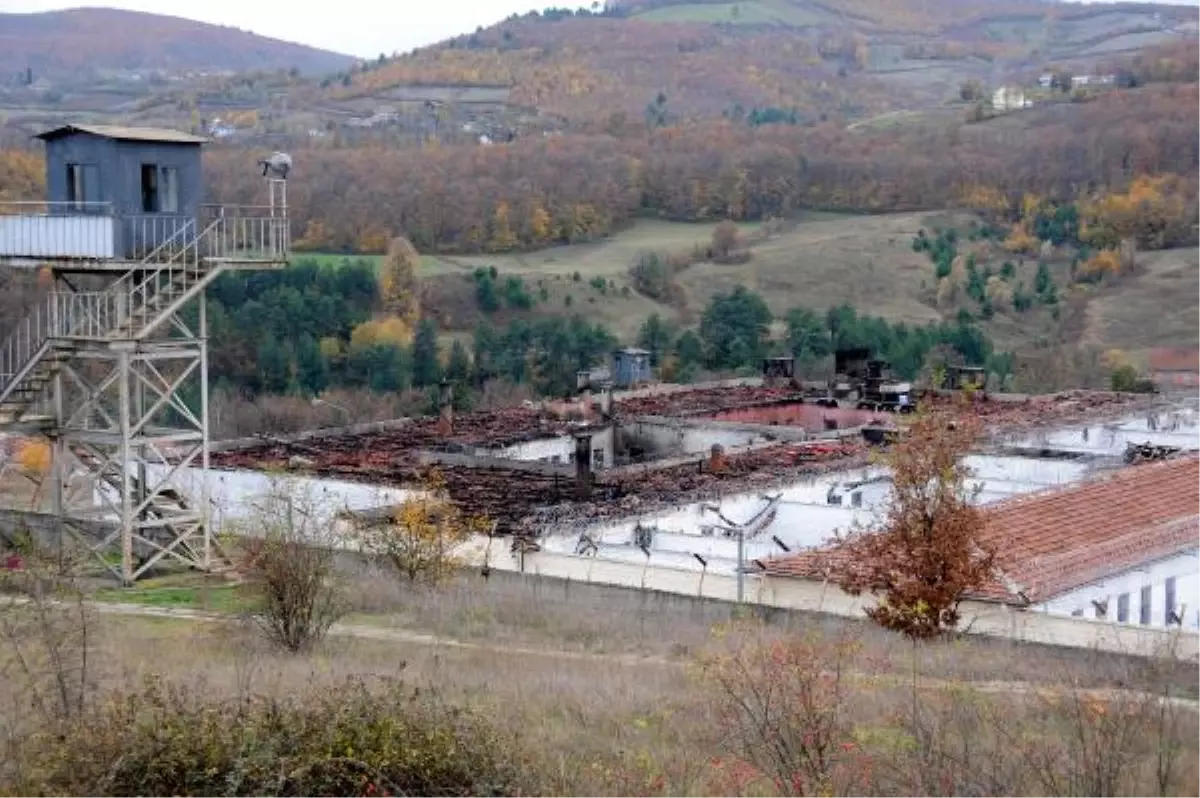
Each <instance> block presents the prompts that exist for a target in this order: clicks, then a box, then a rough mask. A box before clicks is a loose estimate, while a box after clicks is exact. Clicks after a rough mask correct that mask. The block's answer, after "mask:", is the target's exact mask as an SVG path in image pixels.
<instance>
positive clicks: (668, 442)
mask: <svg viewBox="0 0 1200 798" xmlns="http://www.w3.org/2000/svg"><path fill="white" fill-rule="evenodd" d="M623 434H625V435H626V436H628V437H629V438H631V439H633V440H634V441H636V442H639V443H641V445H643V446H645V447H647V448H650V449H651V450H652V451H653V453H654V454H655V455H656V456H658V457H670V456H677V455H684V454H708V453H709V452H711V451H712V447H713V444H719V445H720V446H723V447H724V448H725V450H726V451H732V450H734V449H738V448H744V447H746V446H749V445H751V444H755V443H761V442H763V441H765V440H766V436H764V435H759V434H756V433H753V432H743V431H739V430H731V429H716V428H706V427H694V426H691V425H686V424H679V425H674V424H656V423H651V422H636V423H634V424H631V425H629V426H628V427H626V428H625V430H624V431H623Z"/></svg>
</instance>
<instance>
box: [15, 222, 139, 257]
mask: <svg viewBox="0 0 1200 798" xmlns="http://www.w3.org/2000/svg"><path fill="white" fill-rule="evenodd" d="M115 252H116V224H115V222H114V220H113V219H112V218H111V217H109V216H0V257H5V256H7V257H15V258H20V257H26V258H112V257H113V256H114V254H115Z"/></svg>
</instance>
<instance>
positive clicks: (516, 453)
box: [475, 429, 614, 470]
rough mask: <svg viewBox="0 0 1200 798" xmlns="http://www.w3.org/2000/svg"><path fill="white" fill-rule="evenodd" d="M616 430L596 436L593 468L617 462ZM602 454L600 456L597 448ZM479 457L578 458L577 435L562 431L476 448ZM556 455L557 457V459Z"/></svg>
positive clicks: (593, 441) (537, 459)
mask: <svg viewBox="0 0 1200 798" xmlns="http://www.w3.org/2000/svg"><path fill="white" fill-rule="evenodd" d="M613 438H614V436H613V430H612V429H607V430H602V431H600V432H597V433H596V434H594V435H593V436H592V468H593V469H597V470H600V469H602V468H610V467H611V466H612V464H613ZM597 449H598V450H600V451H601V452H602V454H601V455H600V457H599V458H597V457H596V450H597ZM475 456H476V457H498V458H501V459H504V460H520V461H523V462H537V461H540V460H547V459H549V460H550V461H552V462H559V463H563V464H566V463H573V462H574V461H575V439H574V438H573V437H571V436H570V435H560V436H558V437H554V438H539V439H537V440H532V441H525V442H523V443H515V444H513V445H512V446H500V447H495V448H493V447H487V446H480V447H478V448H477V449H475ZM554 458H557V460H555V459H554Z"/></svg>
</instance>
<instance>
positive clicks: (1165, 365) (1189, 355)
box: [1150, 348, 1200, 372]
mask: <svg viewBox="0 0 1200 798" xmlns="http://www.w3.org/2000/svg"><path fill="white" fill-rule="evenodd" d="M1150 370H1151V371H1186V372H1197V371H1200V349H1167V348H1164V349H1155V350H1154V351H1153V352H1151V353H1150Z"/></svg>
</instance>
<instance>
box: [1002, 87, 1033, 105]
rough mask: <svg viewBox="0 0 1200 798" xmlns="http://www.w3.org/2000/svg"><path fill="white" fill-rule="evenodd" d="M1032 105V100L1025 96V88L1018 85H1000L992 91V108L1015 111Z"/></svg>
mask: <svg viewBox="0 0 1200 798" xmlns="http://www.w3.org/2000/svg"><path fill="white" fill-rule="evenodd" d="M1032 106H1033V102H1032V101H1030V100H1029V99H1027V98H1026V97H1025V90H1024V89H1022V88H1020V87H1019V86H1001V87H1000V88H998V89H996V91H994V92H993V93H992V108H994V109H996V110H997V111H1015V110H1017V109H1019V108H1030V107H1032Z"/></svg>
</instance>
